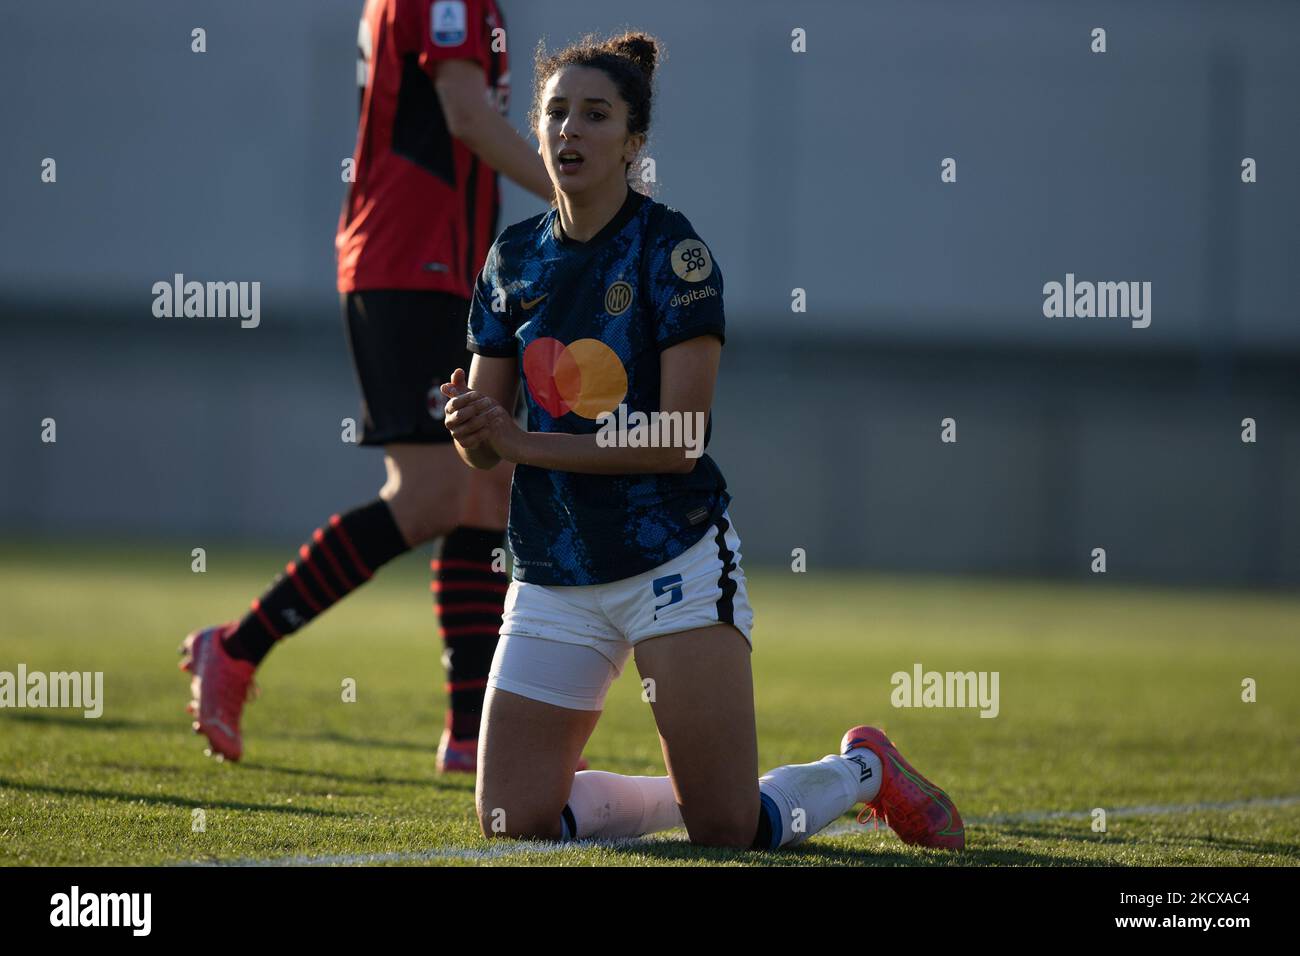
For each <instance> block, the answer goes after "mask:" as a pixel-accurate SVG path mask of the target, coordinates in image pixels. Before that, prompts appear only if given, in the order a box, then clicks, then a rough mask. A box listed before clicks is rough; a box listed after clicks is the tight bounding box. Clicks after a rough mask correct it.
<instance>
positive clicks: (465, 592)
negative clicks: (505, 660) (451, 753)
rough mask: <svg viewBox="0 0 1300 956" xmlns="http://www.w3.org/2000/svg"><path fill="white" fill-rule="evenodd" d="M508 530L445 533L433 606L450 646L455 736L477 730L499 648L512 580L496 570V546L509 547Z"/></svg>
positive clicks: (447, 659)
mask: <svg viewBox="0 0 1300 956" xmlns="http://www.w3.org/2000/svg"><path fill="white" fill-rule="evenodd" d="M504 536H505V532H503V531H487V530H484V529H482V528H456V529H455V530H454V531H452V532H451V533H450V534H449V535H447V537H446V538H444V539H443V543H442V552H441V554H440V555H439V556H438V557H436V558H434V559H433V562H432V564H431V565H430V566H431V568H432V570H433V584H432V585H431V587H432V589H433V607H434V610H435V611H437V613H438V625H439V633H440V634H441V635H442V639H443V643H444V644H445V645H446V651H445V653H444V654H443V664H444V665H445V666H446V668H447V695H448V697H449V698H450V702H451V704H450V710H449V711H448V713H447V726H448V727H449V728H451V736H452V739H454V740H472V739H473V738H475V737H477V736H478V725H479V718H480V717H481V716H482V714H483V695H484V694H485V692H486V689H487V676H488V670H489V669H490V668H491V666H492V655H493V654H494V653H496V649H497V632H498V631H500V629H501V611H502V608H504V607H505V602H506V588H507V587H509V581H507V579H506V574H505V571H504V570H502V571H493V570H492V561H493V554H492V552H493V551H494V550H495V549H497V548H502V547H504Z"/></svg>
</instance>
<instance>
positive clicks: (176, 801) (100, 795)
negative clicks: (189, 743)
mask: <svg viewBox="0 0 1300 956" xmlns="http://www.w3.org/2000/svg"><path fill="white" fill-rule="evenodd" d="M0 789H6V790H16V791H20V792H24V793H43V794H49V795H51V796H56V797H82V798H84V799H87V800H116V801H119V802H122V803H143V804H153V805H155V806H165V807H183V808H185V809H187V810H195V809H204V810H212V809H220V810H255V811H262V812H264V813H283V814H290V815H293V816H308V817H352V816H356V814H355V813H349V812H347V811H343V810H318V809H315V808H313V807H294V806H285V805H281V804H270V803H246V802H244V801H239V800H195V799H192V798H190V797H174V796H170V795H168V794H165V793H126V792H122V791H117V790H92V789H91V788H89V787H56V786H52V785H50V784H42V783H21V782H19V781H17V780H10V779H7V778H5V777H0Z"/></svg>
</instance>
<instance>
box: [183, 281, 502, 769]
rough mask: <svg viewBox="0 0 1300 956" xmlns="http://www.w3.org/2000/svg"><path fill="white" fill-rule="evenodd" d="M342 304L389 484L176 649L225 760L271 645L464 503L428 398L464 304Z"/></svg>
mask: <svg viewBox="0 0 1300 956" xmlns="http://www.w3.org/2000/svg"><path fill="white" fill-rule="evenodd" d="M342 305H343V312H344V320H345V323H346V327H347V331H348V335H349V344H350V346H351V351H352V357H353V363H354V367H355V369H356V373H357V378H358V380H359V383H360V386H361V393H362V403H363V419H364V426H363V429H362V438H361V444H362V445H366V446H382V447H383V448H384V449H385V452H386V457H385V465H386V468H387V481H386V482H385V484H384V485H383V487H382V488H381V489H380V493H379V497H378V498H376V499H375V500H374V501H372V502H370V503H368V504H366V505H362V506H361V507H359V508H354V509H353V510H351V511H349V512H346V513H345V514H342V515H338V514H336V515H333V516H331V518H330V519H329V521H328V522H326V523H325V524H323V525H322V526H321V527H320V528H318V529H316V531H315V532H314V533H313V534H312V536H311V539H310V540H309V541H307V542H306V543H304V544H303V545H302V546H301V547H300V548H299V549H298V552H297V555H296V556H295V558H294V560H291V561H290V562H289V563H288V564H287V565H286V566H285V569H284V572H283V573H281V574H280V575H278V576H277V577H276V579H275V580H274V581H273V582H272V583H271V586H270V587H269V588H268V589H267V590H266V591H265V592H264V593H263V594H262V595H261V596H260V597H258V598H257V599H255V600H254V601H253V602H252V604H251V605H250V608H249V611H248V612H247V613H246V614H245V615H244V617H243V619H241V620H239V621H238V622H231V623H229V624H226V625H223V626H220V627H211V628H205V629H203V630H200V631H196V632H194V633H193V634H190V635H189V636H188V637H187V638H186V639H185V641H184V643H183V644H182V653H183V654H184V658H183V660H182V662H181V667H182V669H183V670H187V671H189V672H190V673H191V674H192V675H193V678H192V680H191V682H190V690H191V695H192V697H193V700H192V701H191V703H190V705H189V711H190V713H191V714H193V715H194V717H195V721H194V729H195V731H196V732H198V733H202V734H204V735H205V736H206V737H207V738H208V740H209V742H210V744H211V746H212V750H213V751H214V752H215V753H217V754H220V755H221V756H224V757H225V758H227V759H230V760H238V759H239V758H240V756H241V754H242V752H243V740H242V735H241V732H240V720H241V716H242V712H243V706H244V703H245V700H246V699H247V696H248V693H249V690H250V687H251V683H252V677H253V672H254V671H255V669H256V668H257V666H258V665H259V664H260V663H261V662H262V660H263V659H264V658H265V657H266V655H267V654H268V653H269V652H270V650H271V648H272V647H274V646H275V644H276V643H277V642H278V641H279V640H281V639H282V638H284V637H287V636H289V635H290V634H292V633H294V632H295V631H297V630H299V629H300V628H302V627H304V626H305V625H307V624H308V623H310V622H311V621H312V620H314V619H315V618H316V617H317V616H319V615H320V614H321V613H323V612H324V611H325V610H327V609H328V608H329V607H331V606H332V605H334V604H335V603H337V602H338V601H340V600H342V599H343V598H344V597H346V596H347V595H348V594H350V593H351V592H352V591H354V590H355V589H356V588H358V587H360V586H361V585H362V584H364V583H365V582H366V581H368V580H370V578H371V577H372V576H373V575H374V573H375V572H376V571H377V570H378V569H379V568H380V567H381V566H382V565H384V564H386V563H388V562H389V561H391V560H392V559H394V558H396V557H398V556H399V555H401V554H404V553H405V552H406V551H408V550H410V549H411V548H413V547H415V546H417V545H419V544H422V543H424V542H426V541H430V540H432V539H434V538H437V537H440V536H442V535H445V534H448V533H449V532H450V531H452V529H454V528H456V527H457V526H458V525H459V524H460V522H461V511H462V509H463V508H464V506H465V497H466V484H465V480H466V479H467V478H468V477H469V475H470V469H468V468H467V467H465V465H464V463H463V462H461V461H460V459H459V458H458V457H457V456H456V454H455V451H454V449H453V447H452V445H451V442H450V435H449V434H448V432H447V430H446V427H445V426H444V425H443V424H442V421H441V410H442V409H441V405H440V404H438V403H437V402H436V401H434V400H433V396H435V395H440V394H441V393H440V392H439V390H438V385H439V384H440V383H441V381H442V378H441V377H440V367H441V366H442V365H449V366H450V368H451V369H454V368H455V367H457V365H459V364H462V363H463V356H464V351H465V349H464V316H465V314H466V312H467V310H468V303H467V302H465V301H464V300H462V299H458V298H456V297H454V296H446V295H443V294H441V293H424V292H409V291H393V290H380V291H369V292H358V293H352V294H349V295H346V296H344V297H343V299H342ZM448 323H451V324H452V325H454V326H455V328H456V330H457V332H456V333H455V334H454V335H453V334H452V333H451V332H450V331H449V330H448ZM451 340H454V341H455V346H454V348H453V347H451V346H449V345H448V344H447V343H448V342H449V341H451ZM446 374H448V375H449V374H450V372H447V373H446ZM502 527H504V522H503V523H502ZM493 640H494V639H493Z"/></svg>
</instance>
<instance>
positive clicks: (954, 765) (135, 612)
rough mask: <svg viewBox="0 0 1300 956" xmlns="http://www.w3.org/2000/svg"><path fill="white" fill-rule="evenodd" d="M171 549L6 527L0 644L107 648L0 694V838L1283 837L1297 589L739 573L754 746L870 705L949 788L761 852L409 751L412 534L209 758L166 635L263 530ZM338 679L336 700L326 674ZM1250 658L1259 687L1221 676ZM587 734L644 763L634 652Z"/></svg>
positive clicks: (76, 859) (1258, 855)
mask: <svg viewBox="0 0 1300 956" xmlns="http://www.w3.org/2000/svg"><path fill="white" fill-rule="evenodd" d="M189 547H190V546H189V545H177V546H175V547H172V548H163V547H159V546H152V547H139V546H130V545H128V546H114V547H108V546H105V545H99V546H94V545H86V546H72V545H59V546H55V545H49V544H29V543H16V542H11V543H9V544H7V545H4V546H3V547H0V582H2V584H0V592H2V593H3V595H4V614H3V620H2V622H0V670H2V671H10V672H13V671H15V670H16V669H17V665H18V664H19V663H20V662H21V663H24V664H26V665H27V668H28V669H29V670H41V671H47V672H48V671H60V670H79V671H87V670H89V671H96V670H101V671H103V672H104V683H105V686H104V696H105V707H104V713H103V716H102V717H101V718H99V719H98V720H87V719H84V718H83V717H82V716H81V714H80V712H79V711H70V710H31V709H29V710H18V709H4V710H0V864H4V865H15V864H20V865H21V864H68V865H86V864H172V863H193V862H223V863H225V862H251V861H258V862H265V861H284V860H293V861H297V862H304V861H306V860H308V859H310V860H312V861H317V860H319V861H321V862H337V863H350V862H380V863H404V864H451V865H474V864H484V863H487V864H496V865H506V864H515V863H527V864H544V865H574V864H588V863H594V864H655V865H659V864H662V865H698V864H711V865H718V864H725V865H751V864H758V865H790V864H793V865H865V866H893V865H900V864H903V865H907V864H920V865H949V866H951V865H965V866H990V865H1027V866H1037V865H1075V864H1082V865H1134V864H1148V865H1166V864H1172V865H1188V864H1189V865H1199V864H1226V865H1260V864H1263V865H1278V864H1282V865H1295V864H1297V863H1298V862H1300V760H1297V757H1298V756H1300V754H1298V749H1300V748H1298V747H1297V743H1298V742H1300V693H1297V689H1298V688H1300V640H1298V638H1300V598H1297V597H1295V596H1285V595H1261V594H1243V593H1230V592H1217V593H1216V592H1206V591H1193V590H1181V591H1174V590H1166V589H1147V588H1134V587H1126V586H1120V585H1117V584H1115V583H1113V582H1110V581H1105V580H1100V579H1098V580H1097V581H1096V582H1095V583H1093V582H1092V581H1088V582H1080V583H1078V584H1051V585H1049V584H1038V583H1028V582H1005V581H998V580H993V579H964V580H956V579H945V578H927V577H901V576H881V575H865V574H855V573H832V572H829V571H817V570H814V571H812V572H810V573H806V574H794V573H788V572H787V573H781V572H779V571H765V572H757V573H751V574H750V595H751V600H752V603H753V605H754V607H755V611H756V615H757V625H756V628H755V634H754V639H755V647H756V651H755V655H754V665H755V683H756V694H757V704H758V729H759V746H760V765H761V766H762V767H764V768H767V767H772V766H776V765H779V764H783V763H790V762H804V761H809V760H815V759H817V758H819V757H820V756H822V755H823V754H825V753H829V752H831V751H833V750H834V749H835V747H836V746H837V744H838V741H839V738H840V735H841V734H842V733H843V732H844V730H845V729H846V728H848V727H849V726H851V725H853V724H857V723H864V722H865V723H875V724H878V725H881V726H884V727H885V728H886V729H887V730H888V731H889V733H890V734H891V735H892V736H893V737H894V739H895V741H896V742H897V743H898V745H899V748H900V750H902V752H903V753H904V754H905V755H906V756H907V757H908V758H909V759H910V760H911V761H912V762H913V763H914V764H916V766H917V767H918V768H919V769H921V770H922V772H924V773H925V774H927V775H928V776H930V777H931V778H932V779H933V780H934V781H935V782H936V783H938V784H939V785H940V786H943V787H944V788H945V789H947V790H948V791H949V793H950V794H952V796H953V798H954V799H955V800H956V802H957V805H958V806H959V807H960V808H961V810H962V812H963V814H964V816H965V817H966V819H967V842H968V848H967V851H966V852H965V853H964V854H960V855H956V854H945V853H941V852H937V851H923V850H914V849H911V848H909V847H905V846H904V845H903V844H901V843H900V842H899V841H898V839H897V838H896V837H895V836H894V835H893V834H892V833H890V832H889V831H888V830H886V829H884V828H883V827H882V828H881V829H879V830H878V831H873V830H870V829H865V830H864V829H860V828H856V827H855V825H854V824H853V821H852V817H851V816H845V817H844V819H843V820H842V821H840V822H839V823H837V824H835V825H834V826H833V828H832V829H833V831H834V832H833V833H832V834H831V835H821V836H817V837H814V838H813V839H812V840H810V841H809V842H807V843H806V844H804V845H802V846H800V847H797V848H794V849H791V850H785V851H781V852H778V853H744V852H730V851H718V850H706V849H699V848H695V847H692V846H690V845H689V844H687V843H686V842H684V834H682V833H677V834H668V835H665V836H662V837H658V838H650V839H647V840H642V841H634V842H630V843H625V844H612V845H604V846H600V845H577V846H560V845H558V844H546V843H528V842H515V841H505V840H502V841H494V842H491V843H489V842H488V841H485V840H483V839H482V838H481V837H480V836H479V834H478V830H477V826H476V824H475V822H474V815H473V781H472V780H470V779H467V778H465V777H464V776H461V775H455V776H450V777H439V776H438V775H437V774H435V773H434V770H433V750H434V744H435V742H436V739H437V734H438V732H439V730H440V729H441V720H442V714H443V707H444V697H443V693H442V689H441V683H442V677H441V670H440V665H439V654H440V651H441V645H440V642H439V640H438V639H437V637H436V634H435V630H434V618H433V613H432V611H431V609H430V601H429V593H428V570H427V558H426V557H425V556H424V555H422V554H418V553H417V554H415V555H410V556H408V557H407V558H404V559H402V560H401V561H398V562H396V563H394V564H393V565H392V566H391V567H389V568H386V569H385V570H384V571H383V572H382V573H381V574H380V575H379V576H378V577H377V578H376V580H375V581H373V582H372V583H370V584H369V585H367V586H366V588H365V589H364V590H362V591H361V592H359V593H357V594H356V595H354V596H353V597H352V598H350V599H349V600H348V601H346V602H344V604H342V605H340V606H339V607H337V608H335V609H334V610H332V611H331V612H330V613H329V614H327V615H326V616H325V617H323V618H322V619H321V620H320V621H318V622H317V623H316V624H314V625H313V626H312V627H310V628H308V629H307V630H305V631H302V632H300V633H299V634H298V635H296V636H294V637H292V638H290V639H289V640H288V641H287V642H286V643H285V644H284V645H283V646H281V647H279V648H277V649H276V650H275V651H274V652H273V654H272V655H271V657H270V658H269V659H268V661H267V664H266V666H265V667H264V668H263V669H262V671H261V673H260V675H259V683H260V685H261V688H262V694H261V698H260V699H259V700H257V701H255V702H254V703H252V704H251V705H250V706H249V708H248V710H247V711H246V718H245V726H244V730H245V757H244V761H243V762H242V763H240V764H238V765H235V764H219V763H217V762H215V761H213V760H211V759H209V758H206V757H204V756H203V752H202V751H203V746H202V741H201V738H199V737H197V736H195V735H194V734H192V733H191V732H190V730H189V718H188V717H187V715H186V714H185V713H184V712H183V707H184V704H185V702H186V700H187V679H186V676H185V675H182V674H181V673H180V672H179V671H177V670H176V660H177V658H176V646H177V644H178V643H179V642H180V639H181V638H182V637H183V636H184V635H185V633H186V632H187V631H188V630H190V629H192V628H194V627H197V626H199V625H205V624H211V623H217V622H220V621H222V620H226V619H228V618H230V617H231V616H232V615H234V614H236V613H238V612H240V610H241V609H242V608H244V607H246V606H247V602H248V600H249V598H250V597H251V596H252V595H254V594H256V593H258V592H260V591H261V590H262V588H263V587H264V586H265V584H266V583H267V581H268V580H269V579H270V577H271V575H272V573H273V572H274V570H275V569H276V568H277V567H279V566H280V564H281V563H282V562H283V560H284V555H283V554H280V553H277V552H271V551H264V552H251V551H247V550H235V549H228V548H225V547H209V548H208V552H207V560H208V570H207V572H206V573H203V574H195V573H192V572H191V570H190V556H189ZM916 662H920V663H921V664H923V665H924V666H925V668H926V669H928V670H939V671H948V670H961V671H967V670H987V671H998V672H999V673H1000V675H1001V682H1000V691H1001V701H1000V707H1001V712H1000V714H999V716H997V717H996V718H994V719H982V718H980V717H979V716H978V714H977V713H976V712H975V711H974V710H939V709H929V710H924V709H894V708H893V707H891V706H890V702H889V698H890V691H891V689H892V688H891V686H890V675H891V674H892V673H894V672H895V671H900V670H903V671H910V670H911V668H912V665H913V664H914V663H916ZM349 677H350V678H353V679H355V680H356V685H357V701H356V702H355V703H344V702H343V700H342V694H341V686H342V681H343V680H344V679H345V678H349ZM1247 677H1251V678H1254V679H1255V680H1256V681H1257V682H1258V701H1257V702H1255V703H1244V702H1243V701H1242V700H1241V683H1242V680H1243V678H1247ZM587 756H588V758H589V760H590V761H591V764H592V766H593V767H594V768H597V769H608V770H613V771H616V772H624V773H636V774H653V773H662V772H663V764H662V758H661V756H660V753H659V747H658V740H657V737H656V736H655V733H654V725H653V723H652V720H651V715H650V712H649V708H648V706H647V705H645V704H643V703H642V702H641V698H640V685H639V683H638V682H637V679H636V675H635V668H634V667H632V666H631V665H629V667H628V671H627V672H626V673H625V674H624V676H623V677H622V678H621V679H620V680H619V681H618V683H617V684H615V686H614V688H613V690H612V691H611V692H610V698H609V703H608V707H607V709H606V712H605V715H604V717H603V718H602V720H601V723H600V726H599V728H598V729H597V731H596V734H595V736H594V737H593V739H592V741H591V743H590V745H589V746H588V748H587ZM1095 807H1101V808H1103V809H1105V810H1107V813H1108V817H1107V832H1105V833H1097V832H1093V829H1092V827H1091V821H1090V817H1089V815H1088V814H1089V812H1090V811H1091V810H1092V809H1093V808H1095ZM195 809H202V810H203V811H204V813H205V816H206V829H205V831H204V832H194V831H193V828H192V820H193V815H192V811H193V810H195Z"/></svg>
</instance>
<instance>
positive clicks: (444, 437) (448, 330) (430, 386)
mask: <svg viewBox="0 0 1300 956" xmlns="http://www.w3.org/2000/svg"><path fill="white" fill-rule="evenodd" d="M341 299H342V306H343V318H344V324H345V325H346V327H347V333H348V344H349V346H350V347H351V351H352V364H353V367H354V368H355V369H356V373H357V381H358V383H359V384H360V386H361V415H362V422H363V425H362V430H361V444H362V445H389V444H395V443H413V444H439V443H443V442H450V441H451V433H450V432H448V431H447V428H446V426H445V425H444V424H443V409H444V407H445V406H446V404H447V399H446V398H445V397H444V396H443V394H442V390H441V389H440V388H439V386H440V385H442V383H443V382H447V381H450V380H451V375H452V373H453V372H454V371H456V369H458V368H463V369H464V370H465V372H466V374H468V373H469V366H470V361H471V360H472V359H473V357H474V356H473V353H471V352H470V351H469V349H467V348H466V347H465V330H466V328H467V327H468V324H469V301H468V300H466V299H462V298H460V297H459V296H456V295H452V294H451V293H449V292H437V291H432V290H424V289H368V290H363V291H359V292H349V293H346V294H344V295H343V296H341Z"/></svg>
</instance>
